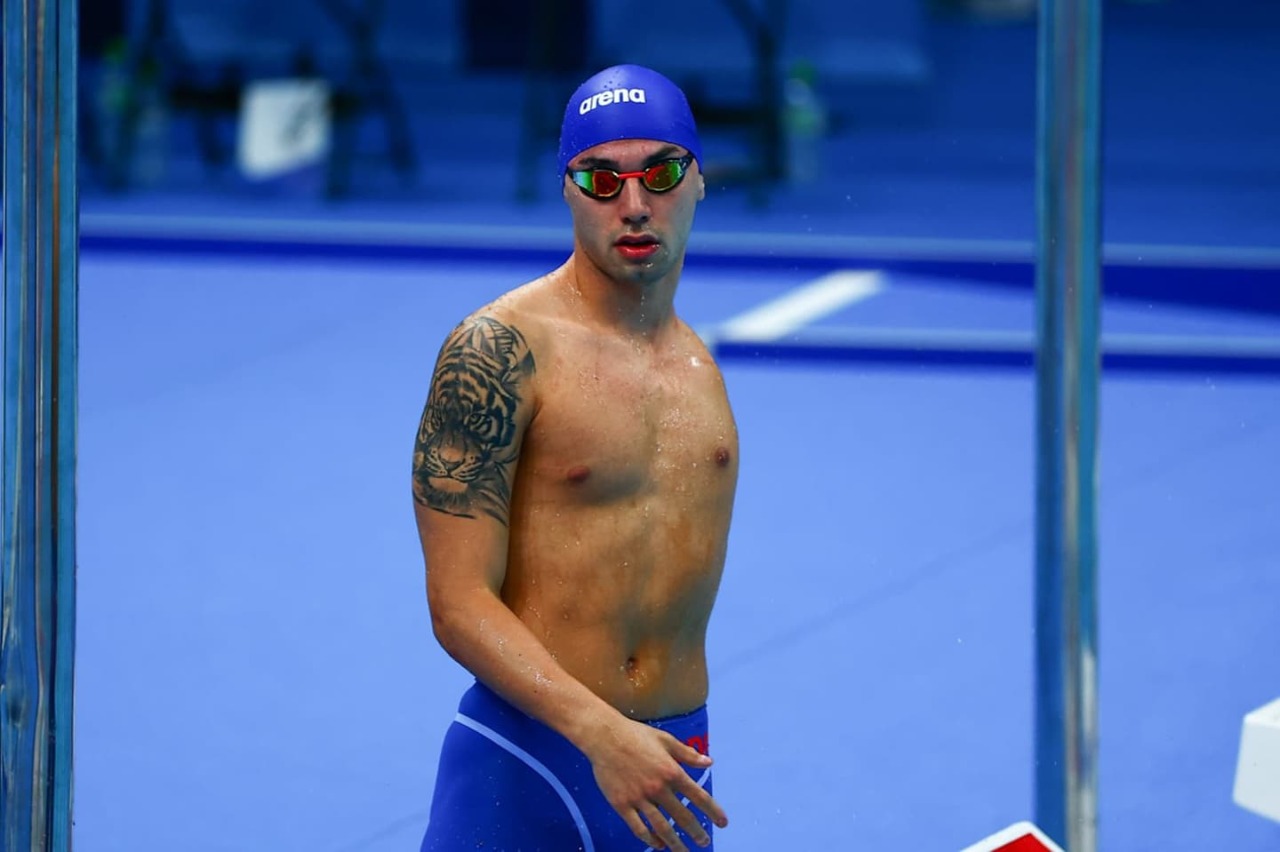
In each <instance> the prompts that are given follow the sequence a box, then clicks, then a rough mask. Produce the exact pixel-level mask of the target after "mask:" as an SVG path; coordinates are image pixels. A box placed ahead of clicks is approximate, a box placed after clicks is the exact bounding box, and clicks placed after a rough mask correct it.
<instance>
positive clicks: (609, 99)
mask: <svg viewBox="0 0 1280 852" xmlns="http://www.w3.org/2000/svg"><path fill="white" fill-rule="evenodd" d="M644 102H645V95H644V89H606V90H604V91H603V92H596V93H595V94H594V95H592V96H591V97H589V98H587V99H585V100H584V101H583V102H582V103H580V104H578V114H579V115H586V114H587V113H589V112H591V110H593V109H595V108H596V107H602V106H609V104H625V103H633V104H642V103H644Z"/></svg>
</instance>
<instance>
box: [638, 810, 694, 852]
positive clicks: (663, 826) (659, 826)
mask: <svg viewBox="0 0 1280 852" xmlns="http://www.w3.org/2000/svg"><path fill="white" fill-rule="evenodd" d="M671 801H672V803H673V804H675V805H676V807H678V808H679V809H680V810H684V812H685V813H686V814H687V813H689V812H688V811H687V810H685V809H684V807H683V806H681V805H680V803H679V802H676V801H675V797H672V799H671ZM640 813H641V814H642V815H643V816H644V818H645V821H646V822H648V823H649V825H650V827H651V828H652V829H653V833H654V834H656V835H658V842H657V843H650V844H649V845H650V846H652V847H653V848H654V849H670V850H671V852H689V847H688V846H685V845H684V844H683V843H682V842H680V836H679V835H678V834H676V830H675V828H674V827H672V825H671V823H670V822H668V821H667V819H666V817H664V816H663V815H662V812H661V811H659V810H658V809H657V808H656V807H654V806H653V805H651V804H649V803H647V802H646V803H645V804H643V805H641V806H640Z"/></svg>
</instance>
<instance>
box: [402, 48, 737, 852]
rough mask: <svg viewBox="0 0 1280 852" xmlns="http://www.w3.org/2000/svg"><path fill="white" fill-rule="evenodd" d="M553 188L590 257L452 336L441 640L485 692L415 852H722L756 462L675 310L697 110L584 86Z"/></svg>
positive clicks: (642, 80) (573, 261)
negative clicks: (740, 529) (734, 629)
mask: <svg viewBox="0 0 1280 852" xmlns="http://www.w3.org/2000/svg"><path fill="white" fill-rule="evenodd" d="M557 169H558V172H559V180H560V182H561V185H562V192H563V195H564V200H565V202H566V203H567V204H568V205H569V210H570V212H571V214H572V221H573V251H572V253H571V255H570V256H569V257H568V259H567V260H566V261H565V262H564V263H563V265H561V266H559V267H558V268H556V269H554V270H553V271H551V272H549V273H548V274H547V275H545V276H543V277H541V278H538V279H537V280H534V281H532V282H529V283H525V284H523V285H521V286H518V287H516V288H515V289H513V290H511V291H509V292H508V293H506V294H505V295H504V296H502V297H500V298H498V299H497V300H495V301H494V302H492V303H490V304H489V305H487V306H485V307H482V308H480V309H479V310H477V311H476V312H475V313H473V314H471V315H470V316H469V317H467V318H466V319H464V320H462V322H461V323H460V324H459V325H458V326H457V327H456V328H455V329H454V330H453V332H452V333H451V334H449V335H448V337H447V339H446V340H445V341H444V344H443V346H442V347H441V350H440V353H439V357H438V360H437V362H436V365H435V372H434V374H433V376H432V379H431V383H430V387H429V389H428V391H427V400H426V405H425V408H424V411H423V415H422V419H421V422H420V424H419V427H418V432H417V437H416V442H415V446H414V453H413V474H412V485H413V499H414V511H415V514H416V518H417V524H418V530H419V533H420V537H421V540H422V550H423V557H424V561H425V566H426V585H427V599H428V605H429V608H430V612H431V623H432V627H433V630H434V633H435V636H436V639H437V640H438V641H439V643H440V645H441V646H442V647H443V648H444V650H445V651H446V652H447V653H448V654H449V655H450V656H452V657H453V659H455V660H456V661H457V662H458V663H459V664H461V665H462V666H463V667H464V668H466V669H467V670H468V671H469V672H470V673H471V674H472V675H474V676H475V683H474V685H473V686H472V687H471V688H470V689H469V690H467V691H466V692H465V694H464V695H463V696H462V699H461V703H460V705H459V708H458V713H457V716H456V717H455V719H454V722H453V724H452V725H451V726H450V727H449V729H448V730H447V731H446V733H445V738H444V744H443V747H442V753H441V755H440V762H439V766H438V771H437V780H436V787H435V793H434V797H433V799H432V804H431V815H430V819H429V823H428V826H427V830H426V836H425V838H424V840H423V843H422V849H423V851H424V852H439V851H440V850H450V852H452V850H460V849H481V848H482V849H491V850H500V852H517V850H522V852H535V850H545V852H568V851H570V850H575V849H578V850H586V851H587V852H590V851H591V850H599V852H613V851H614V850H628V851H629V850H634V852H642V851H643V850H645V849H671V850H677V851H678V852H679V851H680V850H688V849H693V848H699V847H701V848H707V849H710V848H712V845H711V844H712V842H713V839H712V834H713V830H714V829H715V828H723V827H724V826H726V825H727V824H728V821H727V818H726V816H725V813H724V810H723V809H722V808H721V807H720V805H719V804H718V803H717V802H716V801H715V799H714V798H713V797H712V785H711V764H712V761H711V757H710V736H709V727H708V715H707V697H708V675H707V660H706V648H705V644H706V633H707V625H708V622H709V620H710V617H711V611H712V607H713V604H714V603H715V599H716V595H717V592H718V589H719V587H720V581H721V574H722V572H723V569H724V564H725V550H726V546H727V539H728V534H729V523H730V516H731V514H732V510H733V501H734V493H735V490H736V485H737V478H738V436H737V429H736V427H735V424H734V419H733V414H732V412H731V410H730V407H729V401H728V397H727V394H726V391H725V386H724V381H723V378H722V376H721V374H720V371H719V369H718V368H717V366H716V365H715V362H714V361H713V359H712V357H711V355H710V353H709V352H708V351H707V348H706V347H705V346H704V345H703V344H702V342H701V340H700V339H699V338H698V336H697V335H696V334H695V333H694V332H693V330H692V329H691V328H690V327H689V326H688V325H686V324H685V323H684V322H683V321H682V320H681V319H680V318H679V317H678V316H677V315H676V311H675V305H674V298H675V293H676V287H677V284H678V282H679V279H680V275H681V271H682V269H683V265H684V259H685V247H686V243H687V241H688V239H689V233H690V230H691V228H692V226H693V219H694V212H695V210H696V208H697V205H698V202H699V201H701V200H702V198H703V197H704V195H705V185H704V181H703V176H702V147H701V145H700V143H699V140H698V132H697V128H696V126H695V124H694V119H693V115H692V113H691V112H690V109H689V105H688V102H687V100H686V98H685V96H684V94H683V93H682V92H681V91H680V89H679V88H677V87H676V85H675V84H674V83H672V82H671V81H670V80H668V79H667V78H666V77H663V76H662V75H660V74H658V73H657V72H655V71H652V70H650V69H646V68H642V67H639V66H634V65H623V66H617V67H614V68H609V69H606V70H605V71H602V72H600V73H599V74H597V75H595V76H593V77H591V78H590V79H589V80H587V81H586V82H585V83H583V84H582V86H581V87H580V88H579V89H578V90H577V92H576V93H575V94H574V95H573V96H572V98H571V99H570V100H569V103H568V105H567V106H566V108H565V113H564V122H563V125H562V127H561V135H560V151H559V160H558V166H557Z"/></svg>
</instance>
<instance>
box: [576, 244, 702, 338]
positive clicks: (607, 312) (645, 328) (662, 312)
mask: <svg viewBox="0 0 1280 852" xmlns="http://www.w3.org/2000/svg"><path fill="white" fill-rule="evenodd" d="M563 271H564V273H565V276H564V280H565V283H566V285H567V287H568V288H569V290H570V292H571V294H572V297H573V298H574V299H575V300H580V303H581V304H582V306H583V309H584V312H585V313H586V315H587V316H588V317H589V318H590V319H591V321H592V322H595V323H599V324H600V325H604V326H608V327H610V328H614V329H617V330H618V331H619V332H622V333H624V334H629V335H636V336H639V337H648V338H652V337H656V336H657V335H658V334H659V333H660V332H661V331H662V330H663V329H664V328H666V327H667V326H668V325H670V323H671V322H672V320H674V319H675V291H676V284H677V281H678V279H679V269H676V270H673V271H672V273H671V274H669V275H667V276H666V277H664V278H661V279H658V280H656V281H618V280H616V279H613V278H611V277H609V276H607V275H605V274H604V273H603V272H602V271H601V270H600V269H599V268H598V267H596V266H595V265H594V264H592V263H591V262H590V261H589V260H586V259H584V258H583V257H582V256H581V255H574V256H573V257H572V258H570V259H569V261H568V262H567V263H566V264H565V266H564V269H563Z"/></svg>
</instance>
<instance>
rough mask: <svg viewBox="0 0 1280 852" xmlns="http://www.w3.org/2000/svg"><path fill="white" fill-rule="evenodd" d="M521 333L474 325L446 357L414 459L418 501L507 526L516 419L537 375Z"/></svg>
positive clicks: (445, 350)
mask: <svg viewBox="0 0 1280 852" xmlns="http://www.w3.org/2000/svg"><path fill="white" fill-rule="evenodd" d="M534 369H535V367H534V360H533V353H532V352H531V351H530V349H529V346H528V344H527V343H526V342H525V339H524V335H522V334H521V333H520V332H519V330H517V329H516V328H515V327H514V326H511V325H506V324H504V323H501V322H499V321H497V320H496V319H493V318H491V317H486V316H480V317H475V318H472V319H470V320H467V321H466V322H464V323H463V324H462V325H460V326H458V328H457V329H455V330H454V331H453V333H452V334H451V335H449V338H448V339H447V340H446V341H445V343H444V346H443V347H442V348H441V350H440V357H439V359H438V360H437V362H436V370H435V375H434V376H433V377H432V380H431V391H430V393H429V395H428V397H427V404H426V407H425V409H424V410H423V413H422V421H421V422H420V423H419V425H418V435H417V441H416V443H415V446H414V452H413V492H414V499H415V500H416V501H417V502H418V503H419V504H421V505H423V506H425V507H427V508H430V509H435V510H436V511H439V512H444V513H446V514H450V515H457V516H460V517H464V518H474V517H477V516H479V515H488V516H490V517H493V518H496V519H497V520H499V521H501V522H503V523H504V524H505V523H506V521H507V510H508V508H509V504H510V501H511V467H512V465H513V464H514V463H515V460H516V446H517V444H518V437H519V436H518V434H517V431H518V425H517V420H516V416H517V413H518V410H519V407H520V403H521V401H522V399H523V398H524V396H523V395H524V394H527V392H528V381H529V379H530V377H531V376H532V375H533V373H534Z"/></svg>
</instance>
